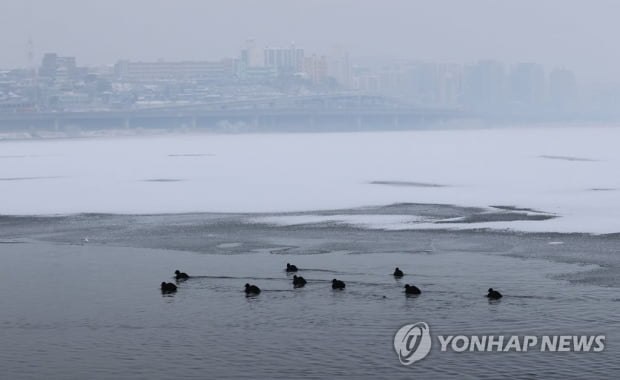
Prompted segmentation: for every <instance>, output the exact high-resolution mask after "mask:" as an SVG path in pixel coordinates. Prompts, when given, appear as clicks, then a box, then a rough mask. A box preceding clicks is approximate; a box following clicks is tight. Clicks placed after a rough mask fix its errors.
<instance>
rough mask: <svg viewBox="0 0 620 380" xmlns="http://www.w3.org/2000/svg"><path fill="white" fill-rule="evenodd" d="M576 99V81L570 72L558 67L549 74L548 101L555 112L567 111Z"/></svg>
mask: <svg viewBox="0 0 620 380" xmlns="http://www.w3.org/2000/svg"><path fill="white" fill-rule="evenodd" d="M576 98H577V81H576V79H575V74H573V72H572V71H570V70H568V69H566V68H563V67H559V68H555V69H553V70H552V71H551V73H550V74H549V101H550V103H551V106H552V107H554V108H555V109H557V110H568V108H570V107H571V106H572V105H574V104H575V102H576Z"/></svg>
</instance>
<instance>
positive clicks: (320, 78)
mask: <svg viewBox="0 0 620 380" xmlns="http://www.w3.org/2000/svg"><path fill="white" fill-rule="evenodd" d="M304 73H305V74H306V77H307V78H308V80H310V81H311V82H312V83H313V84H324V83H326V82H327V78H328V63H327V57H325V56H321V57H317V56H316V55H312V56H310V57H305V58H304Z"/></svg>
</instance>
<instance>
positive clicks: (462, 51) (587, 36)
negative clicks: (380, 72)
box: [0, 0, 620, 82]
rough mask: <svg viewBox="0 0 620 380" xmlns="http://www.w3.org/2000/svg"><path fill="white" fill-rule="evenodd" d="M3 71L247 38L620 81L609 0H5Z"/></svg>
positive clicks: (229, 49)
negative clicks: (533, 66) (48, 58)
mask: <svg viewBox="0 0 620 380" xmlns="http://www.w3.org/2000/svg"><path fill="white" fill-rule="evenodd" d="M1 3H2V11H1V12H0V51H1V52H2V53H1V55H0V56H1V60H0V67H2V68H12V67H18V66H24V65H25V64H26V63H27V41H28V36H29V35H30V36H31V38H32V41H33V45H34V55H35V57H34V60H35V61H37V62H38V61H39V60H40V58H41V56H42V55H43V53H44V52H48V51H53V52H57V53H59V54H60V55H70V56H77V57H78V60H79V62H80V63H81V64H89V65H96V64H111V63H114V62H115V61H116V60H118V59H130V60H156V59H159V58H164V59H166V60H205V59H217V58H220V57H225V56H227V57H233V56H237V54H238V50H239V49H240V48H241V47H242V44H243V41H245V40H246V39H247V38H256V39H257V40H259V41H261V42H263V43H265V44H270V45H280V46H284V45H287V44H289V43H290V42H291V41H295V42H296V43H297V44H298V45H299V46H303V47H305V49H307V50H312V51H317V52H325V51H327V50H328V49H329V47H330V46H331V45H333V44H342V45H345V46H346V47H347V48H348V49H349V51H350V54H351V56H352V57H368V56H375V57H388V58H402V59H420V60H433V61H448V62H458V63H464V62H467V61H475V60H478V59H497V60H501V61H506V62H508V63H513V62H522V61H535V62H539V63H542V64H544V65H545V66H546V67H548V68H549V67H552V66H555V65H562V66H567V67H569V68H570V69H572V70H574V71H575V72H576V73H578V76H579V79H580V80H581V81H586V82H589V81H609V80H616V79H617V78H618V77H619V76H620V53H619V51H618V48H617V36H618V31H619V27H618V23H617V15H618V14H620V3H618V2H617V1H614V0H596V1H581V0H519V1H495V0H469V1H459V0H434V1H417V0H386V1H357V0H337V1H334V0H313V1H288V0H263V1H251V0H232V1H217V2H216V1H201V0H183V1H162V0H158V1H153V0H132V1H120V0H110V1H105V2H101V1H81V0H57V1H44V0H39V1H37V0H2V2H1Z"/></svg>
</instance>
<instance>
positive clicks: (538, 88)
mask: <svg viewBox="0 0 620 380" xmlns="http://www.w3.org/2000/svg"><path fill="white" fill-rule="evenodd" d="M544 99H545V69H544V68H543V66H542V65H540V64H538V63H531V62H530V63H519V64H517V65H515V66H513V67H512V69H511V70H510V100H511V101H512V102H514V103H516V104H520V105H525V106H535V105H540V104H542V103H543V101H544Z"/></svg>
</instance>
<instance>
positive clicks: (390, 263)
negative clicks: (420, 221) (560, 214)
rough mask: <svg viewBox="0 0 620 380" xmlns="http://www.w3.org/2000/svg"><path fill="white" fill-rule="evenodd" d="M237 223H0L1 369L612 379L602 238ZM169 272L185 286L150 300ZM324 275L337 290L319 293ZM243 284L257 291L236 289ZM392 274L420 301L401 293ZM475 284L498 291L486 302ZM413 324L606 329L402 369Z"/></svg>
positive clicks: (617, 326) (26, 373)
mask: <svg viewBox="0 0 620 380" xmlns="http://www.w3.org/2000/svg"><path fill="white" fill-rule="evenodd" d="M443 211H445V212H447V211H446V210H443ZM443 211H442V212H443ZM247 219H248V218H247V217H246V216H243V215H217V214H214V215H177V216H173V215H169V216H144V217H137V216H106V215H81V216H69V217H59V218H17V219H16V218H9V217H4V218H2V219H1V220H0V227H2V229H1V231H2V232H0V240H1V241H2V242H3V243H0V255H1V257H2V265H1V266H0V278H1V279H2V284H3V288H4V292H3V295H2V297H0V332H1V335H0V336H1V339H2V345H1V346H0V370H1V372H0V373H1V374H2V375H0V377H2V378H7V379H9V378H10V379H16V378H18V379H21V378H28V379H30V378H36V379H41V378H46V379H83V378H89V379H110V378H132V379H136V378H144V379H147V378H149V379H153V378H157V379H159V378H162V379H163V378H177V377H183V378H247V379H254V378H285V379H293V378H302V377H303V378H317V379H319V378H337V377H343V378H352V379H360V378H368V379H376V378H413V377H418V378H429V377H434V378H481V377H487V378H498V377H500V376H501V377H512V378H584V377H585V378H618V376H620V363H619V362H618V360H617V359H618V357H619V356H620V349H619V348H618V341H619V339H620V317H619V316H618V308H619V306H620V295H619V294H618V286H617V283H616V282H615V281H617V278H618V276H619V272H618V270H617V268H618V257H617V252H618V250H619V249H620V245H619V244H618V239H617V237H614V236H599V237H591V236H585V235H559V234H553V235H545V234H537V235H534V234H516V233H497V232H496V233H493V232H485V231H461V232H456V231H397V232H395V231H380V230H364V229H360V228H355V227H347V226H342V225H340V226H332V225H301V226H299V225H298V226H293V227H277V226H269V225H265V224H256V223H250V222H248V221H247ZM85 239H88V241H85ZM158 248H159V249H158ZM161 248H164V249H161ZM287 262H291V263H295V264H296V265H298V266H299V267H300V268H302V270H301V272H300V274H301V275H303V276H304V277H305V278H306V279H307V280H308V285H307V286H306V287H305V288H303V289H295V290H294V289H293V287H292V285H291V280H292V279H291V276H290V275H287V274H286V273H285V272H284V270H283V268H284V267H285V265H286V263H287ZM395 266H399V267H400V268H401V269H403V271H404V272H405V273H406V276H405V277H404V278H403V279H402V280H395V279H394V278H393V277H392V276H391V275H390V274H391V272H392V271H393V269H394V267H395ZM175 269H181V270H183V271H186V272H188V273H189V274H190V275H193V278H191V279H190V280H188V281H186V282H183V283H180V284H179V291H178V292H177V293H176V294H174V295H167V296H162V294H161V293H160V292H159V289H158V287H159V283H160V282H161V281H173V279H172V274H173V272H174V270H175ZM332 278H338V279H342V280H344V281H345V282H346V283H347V288H346V289H345V290H344V291H333V290H332V289H331V287H330V281H331V279H332ZM246 282H250V283H253V284H256V285H258V286H260V287H261V288H262V289H263V292H262V293H261V294H260V295H259V296H257V297H252V298H247V297H245V295H244V293H243V292H242V289H243V285H244V284H245V283H246ZM405 283H412V284H415V285H417V286H418V287H420V288H421V289H422V292H423V293H422V295H421V296H419V297H416V298H407V297H405V296H404V294H403V292H402V287H403V286H404V284H405ZM488 287H494V288H497V289H499V290H501V291H502V293H504V296H505V297H504V298H503V299H502V300H501V301H499V302H489V301H488V300H487V299H486V298H485V297H483V295H484V294H485V292H486V289H487V288H488ZM419 321H424V322H427V323H428V324H429V325H430V327H431V332H432V333H433V334H442V335H456V334H464V335H471V334H485V335H491V334H494V335H513V334H516V335H582V334H583V335H596V334H605V335H606V336H607V339H606V348H605V350H604V351H603V352H600V353H579V352H561V353H560V352H557V353H541V352H535V351H532V352H527V353H519V352H510V353H480V352H465V353H453V352H446V353H443V352H439V347H438V345H437V344H435V343H436V342H435V341H434V342H433V343H434V344H435V345H434V346H433V350H432V351H431V353H430V355H429V356H428V357H427V358H426V359H424V360H422V361H420V362H418V363H415V364H413V365H412V366H410V367H406V366H402V365H401V364H400V363H399V361H398V359H397V356H396V354H395V352H394V349H393V337H394V334H395V332H396V331H397V330H398V329H399V328H400V327H401V326H402V325H404V324H408V323H415V322H419Z"/></svg>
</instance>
